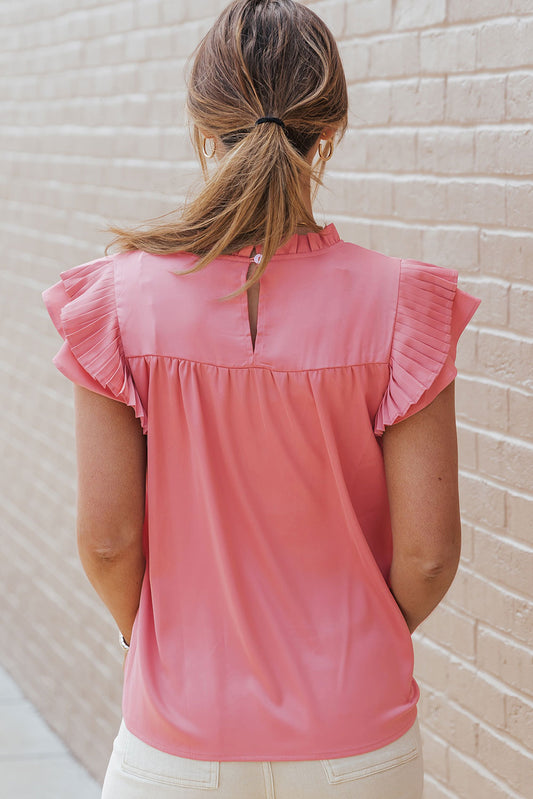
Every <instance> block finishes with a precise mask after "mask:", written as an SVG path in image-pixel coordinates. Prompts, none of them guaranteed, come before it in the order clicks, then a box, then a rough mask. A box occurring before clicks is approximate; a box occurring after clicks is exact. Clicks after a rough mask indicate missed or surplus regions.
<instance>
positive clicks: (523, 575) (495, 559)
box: [473, 529, 533, 597]
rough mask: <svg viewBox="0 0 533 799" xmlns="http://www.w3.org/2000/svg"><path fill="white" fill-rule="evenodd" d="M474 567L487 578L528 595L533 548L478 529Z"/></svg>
mask: <svg viewBox="0 0 533 799" xmlns="http://www.w3.org/2000/svg"><path fill="white" fill-rule="evenodd" d="M473 568H475V570H476V571H477V573H478V574H479V575H481V576H482V577H485V578H486V579H487V580H490V581H494V582H495V583H499V585H500V586H503V587H505V586H507V587H508V588H510V589H511V590H512V591H514V592H517V593H522V594H523V595H524V596H526V597H527V596H528V594H529V593H530V588H531V574H532V573H533V550H532V548H531V547H528V546H526V545H525V544H521V543H519V542H517V541H513V540H512V539H509V538H508V537H507V536H500V535H496V534H494V533H490V532H488V531H486V530H481V529H476V530H475V532H474V563H473Z"/></svg>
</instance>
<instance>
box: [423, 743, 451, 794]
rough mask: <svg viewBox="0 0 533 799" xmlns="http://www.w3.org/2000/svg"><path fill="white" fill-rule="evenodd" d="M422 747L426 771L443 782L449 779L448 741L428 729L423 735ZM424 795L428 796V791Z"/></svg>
mask: <svg viewBox="0 0 533 799" xmlns="http://www.w3.org/2000/svg"><path fill="white" fill-rule="evenodd" d="M422 749H423V758H424V771H425V773H430V774H432V775H434V776H435V777H437V778H438V779H439V780H441V781H442V782H446V781H447V779H448V758H447V751H448V743H447V741H445V740H444V739H443V738H441V737H440V736H439V735H436V734H435V733H434V732H433V731H432V730H428V731H426V732H425V734H424V735H423V739H422ZM424 796H426V792H425V793H424Z"/></svg>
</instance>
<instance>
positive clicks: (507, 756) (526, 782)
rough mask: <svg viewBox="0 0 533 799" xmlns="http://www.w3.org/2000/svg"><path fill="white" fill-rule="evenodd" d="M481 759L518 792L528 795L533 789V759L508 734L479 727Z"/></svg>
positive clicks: (492, 771) (481, 761)
mask: <svg viewBox="0 0 533 799" xmlns="http://www.w3.org/2000/svg"><path fill="white" fill-rule="evenodd" d="M478 752H479V755H478V757H479V761H480V763H482V764H483V765H484V766H485V768H487V770H489V769H490V771H491V773H493V774H495V775H497V776H498V777H499V778H500V779H501V780H502V781H503V782H505V783H506V784H508V785H510V786H511V788H512V789H514V790H515V791H516V792H517V793H519V794H521V795H522V796H526V795H527V793H528V792H529V790H530V789H531V765H532V759H531V756H530V754H529V753H527V752H526V751H525V750H524V748H523V747H522V746H520V745H518V744H516V743H515V742H513V741H512V740H510V739H509V738H508V737H507V736H506V735H502V734H500V733H499V732H497V731H495V730H491V729H489V728H488V727H486V726H485V725H480V727H479V747H478Z"/></svg>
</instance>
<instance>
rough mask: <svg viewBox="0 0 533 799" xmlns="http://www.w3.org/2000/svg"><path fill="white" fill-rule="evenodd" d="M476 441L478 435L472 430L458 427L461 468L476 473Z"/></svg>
mask: <svg viewBox="0 0 533 799" xmlns="http://www.w3.org/2000/svg"><path fill="white" fill-rule="evenodd" d="M476 439H477V435H476V433H475V432H473V431H472V430H468V429H467V428H465V427H461V426H460V425H458V427H457V441H458V446H459V463H460V465H461V468H463V469H468V470H469V471H472V472H474V471H475V470H476V464H477V455H476Z"/></svg>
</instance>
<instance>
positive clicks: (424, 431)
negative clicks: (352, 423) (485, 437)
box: [383, 382, 461, 633]
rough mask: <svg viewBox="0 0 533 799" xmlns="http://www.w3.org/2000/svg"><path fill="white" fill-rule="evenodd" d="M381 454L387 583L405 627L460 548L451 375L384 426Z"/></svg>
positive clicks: (431, 599) (439, 592)
mask: <svg viewBox="0 0 533 799" xmlns="http://www.w3.org/2000/svg"><path fill="white" fill-rule="evenodd" d="M383 455H384V459H385V472H386V477H387V489H388V494H389V504H390V511H391V521H392V536H393V558H392V564H391V570H390V576H389V587H390V589H391V591H392V593H393V595H394V597H395V599H396V601H397V603H398V605H399V607H400V610H401V611H402V613H403V615H404V617H405V620H406V622H407V625H408V627H409V629H410V631H411V633H412V632H413V631H414V630H415V628H416V627H417V626H418V625H419V624H420V623H421V622H422V621H423V620H424V619H425V618H426V617H427V616H429V614H430V613H431V611H432V610H433V609H434V608H435V607H436V606H437V605H438V604H439V602H440V601H441V599H442V598H443V596H444V595H445V594H446V592H447V590H448V588H449V587H450V585H451V583H452V581H453V578H454V577H455V574H456V571H457V567H458V565H459V559H460V554H461V520H460V512H459V489H458V463H457V433H456V427H455V386H454V383H453V382H452V383H451V384H450V385H449V386H447V387H446V388H445V389H444V390H443V391H441V393H440V394H438V396H437V397H436V398H435V399H434V400H433V402H431V403H430V404H429V405H428V406H427V407H426V408H424V409H423V410H421V411H418V412H417V413H415V414H413V416H411V417H409V418H408V419H405V420H404V421H402V422H398V423H397V424H394V425H391V426H390V427H387V428H386V430H385V432H384V434H383Z"/></svg>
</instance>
